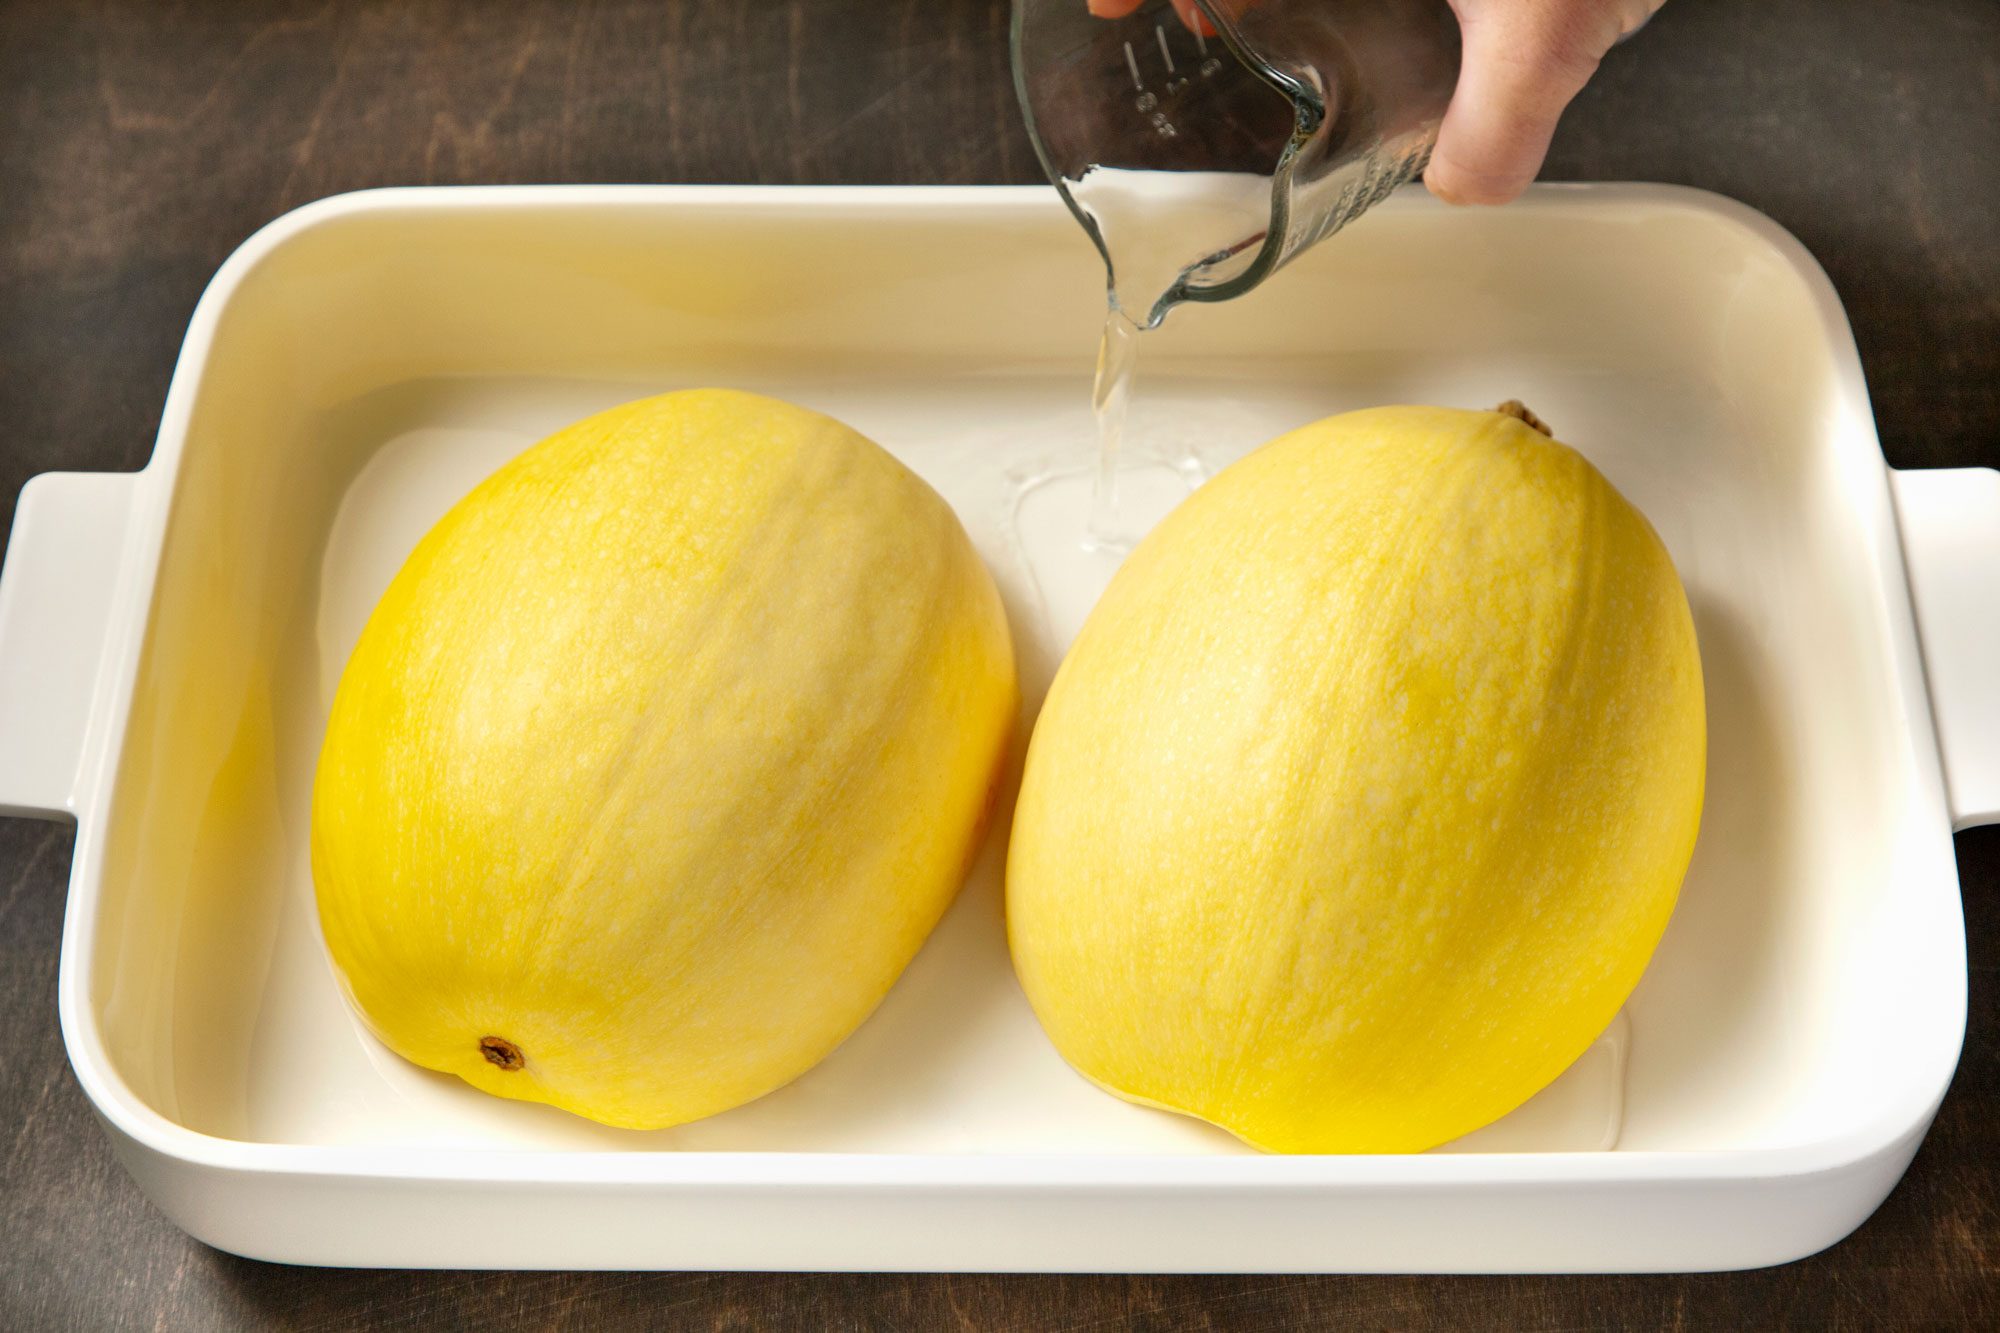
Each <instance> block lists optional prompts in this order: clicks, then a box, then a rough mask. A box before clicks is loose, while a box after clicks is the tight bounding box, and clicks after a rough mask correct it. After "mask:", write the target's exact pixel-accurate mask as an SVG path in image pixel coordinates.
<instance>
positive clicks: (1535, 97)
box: [1424, 0, 1624, 204]
mask: <svg viewBox="0 0 2000 1333" xmlns="http://www.w3.org/2000/svg"><path fill="white" fill-rule="evenodd" d="M1453 8H1455V9H1457V10H1458V13H1459V21H1460V25H1461V27H1462V28H1463V31H1464V35H1465V43H1464V51H1465V53H1464V56H1463V59H1462V63H1461V64H1460V67H1459V73H1458V87H1457V89H1456V90H1455V91H1454V92H1453V93H1452V98H1451V105H1450V107H1449V109H1447V110H1446V112H1445V117H1444V123H1443V125H1442V126H1441V127H1440V128H1439V130H1438V141H1437V147H1436V149H1435V150H1434V151H1433V152H1432V154H1431V164H1430V167H1429V169H1428V170H1426V171H1425V172H1424V183H1425V184H1426V185H1428V186H1429V187H1430V189H1431V192H1432V193H1433V194H1435V195H1437V196H1438V197H1439V198H1441V199H1444V200H1445V201H1447V202H1448V203H1455V204H1504V203H1506V202H1507V201H1508V200H1510V199H1512V198H1514V197H1515V196H1516V195H1518V194H1520V193H1521V191H1522V190H1524V189H1526V188H1527V187H1528V183H1529V182H1530V181H1532V180H1534V178H1535V173H1536V172H1538V171H1540V170H1541V168H1542V159H1543V157H1545V156H1546V155H1547V153H1548V150H1549V139H1550V137H1551V136H1552V135H1554V133H1555V129H1556V121H1557V119H1558V118H1559V117H1560V116H1561V115H1562V113H1563V108H1564V107H1567V106H1568V105H1569V103H1570V99H1571V98H1573V97H1575V96H1576V95H1577V93H1578V92H1579V91H1581V90H1582V88H1583V85H1584V84H1585V83H1587V82H1588V81H1589V79H1590V76H1591V75H1592V74H1594V73H1596V71H1597V63H1598V61H1599V60H1601V59H1602V58H1603V56H1604V53H1605V52H1606V51H1608V50H1610V49H1611V44H1612V43H1613V42H1614V41H1616V40H1617V39H1618V36H1619V34H1620V32H1621V31H1622V30H1623V28H1624V21H1623V18H1622V17H1621V14H1620V10H1621V8H1622V7H1621V6H1619V5H1606V4H1602V3H1594V2H1593V0H1509V2H1507V3H1499V4H1493V3H1484V4H1481V3H1476V2H1475V0H1454V4H1453Z"/></svg>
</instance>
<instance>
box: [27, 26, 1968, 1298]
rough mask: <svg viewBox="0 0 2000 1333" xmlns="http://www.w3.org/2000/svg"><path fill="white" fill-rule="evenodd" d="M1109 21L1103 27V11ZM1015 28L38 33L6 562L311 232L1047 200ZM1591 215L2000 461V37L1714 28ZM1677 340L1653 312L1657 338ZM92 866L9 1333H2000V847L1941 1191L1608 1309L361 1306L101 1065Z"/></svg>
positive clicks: (568, 1280) (1171, 1288) (520, 1287)
mask: <svg viewBox="0 0 2000 1333" xmlns="http://www.w3.org/2000/svg"><path fill="white" fill-rule="evenodd" d="M1078 3H1082V0H1078ZM1006 21H1007V15H1006V5H1005V0H705V2H704V0H316V2H310V3H309V2H308V0H0V530H4V528H5V527H6V525H7V524H8V523H9V522H10V521H11V518H12V514H13V506H14V495H15V493H16V492H17V491H18V490H19V488H20V486H21V483H22V482H24V481H25V480H26V479H27V478H28V477H29V476H30V475H32V474H33V473H36V472H40V471H43V470H46V469H50V468H85V469H121V468H122V469H130V468H135V467H137V466H139V465H140V464H141V463H142V462H143V461H144V460H145V458H146V456H147V454H148V453H149V452H150V451H151V449H152V441H153V434H154V430H155V427H156V424H157V418H158V412H159V408H160V404H161V401H162V399H163V397H164V395H165V393H166V385H167V376H168V372H169V370H170V369H171V367H172V365H173V360H174V355H175V352H176V350H177V348H178V347H179V344H180V340H181V334H182V330H183V328H184V327H185V325H186V323H187V319H188V316H189V313H190V311H191V310H192V308H193V306H194V302H195V298H196V297H197V296H198V295H199V294H200V291H201V288H202V285H203V283H205V282H206V281H207V280H208V277H209V275H210V274H211V273H212V272H213V271H214V270H215V268H216V266H217V265H218V264H219V263H220V262H221V261H222V259H223V258H224V257H225V256H226V255H227V254H228V253H229V252H230V250H231V249H232V248H233V247H234V246H235V245H236V244H237V243H238V242H239V241H241V240H242V239H243V238H244V237H245V236H246V235H248V234H249V233H250V232H251V231H252V230H254V229H255V228H256V227H257V226H258V225H259V224H260V223H262V222H264V221H266V220H268V219H269V218H271V217H273V216H275V215H277V214H279V213H282V212H284V211H285V210H286V209H289V208H292V207H294V206H295V205H298V204H301V203H304V202H306V201H307V200H310V199H314V198H317V197H319V196H321V195H327V194H332V193H335V192H337V191H341V190H351V189H355V188H357V187H361V186H370V185H384V184H406V183H417V182H428V183H461V182H491V181H787V182H790V181H797V182H892V181H900V182H936V183H946V182H953V183H957V182H1004V181H1031V180H1034V179H1036V170H1035V163H1034V159H1033V156H1032V155H1031V153H1030V151H1029V148H1028V144H1027V141H1026V139H1025V138H1024V137H1023V135H1022V131H1021V128H1020V125H1019V120H1018V117H1017V115H1016V112H1015V110H1014V103H1013V94H1012V91H1011V87H1010V84H1009V82H1008V75H1007V63H1006V61H1007V54H1006ZM1547 174H1548V175H1550V176H1553V177H1557V178H1569V179H1607V178H1616V179H1644V180H1659V181H1678V182H1685V183H1687V184H1691V185H1699V186H1704V187H1706V188H1708V189H1712V190H1718V191H1721V192H1722V193H1725V194H1729V195H1734V196H1736V197H1737V198H1739V199H1743V200H1746V201H1748V202H1749V203H1751V204H1753V205H1755V206H1756V207H1758V208H1760V209H1763V210H1764V211H1766V212H1768V213H1770V214H1771V215H1772V216H1773V217H1775V218H1776V219H1777V220H1778V221H1779V222H1780V223H1782V224H1784V225H1785V226H1787V227H1789V228H1790V229H1791V230H1792V231H1794V232H1796V233H1797V234H1798V235H1799V236H1800V237H1801V238H1803V239H1804V241H1805V243H1806V244H1807V245H1808V246H1809V247H1810V248H1811V249H1812V251H1813V252H1814V253H1815V254H1816V255H1818V256H1819V258H1820V259H1821V261H1822V262H1823V263H1824V264H1825V265H1826V267H1827V269H1828V271H1829V272H1830V273H1831V274H1832V276H1833V281H1834V283H1835V285H1836V286H1837V287H1838V288H1839V290H1840V293H1841V296H1842V297H1843V298H1844V299H1845V301H1846V302H1847V307H1848V311H1849V313H1850V315H1851V316H1852V319H1853V322H1854V329H1855V333H1856V336H1857V337H1858V338H1859V340H1860V344H1861V354H1862V358H1863V360H1864V361H1865V363H1866V365H1867V370H1868V378H1869V384H1870V388H1871V390H1872V391H1873V394H1874V398H1875V405H1876V411H1877V417H1878V420H1879V422H1880V426H1881V433H1882V441H1883V445H1884V448H1885V449H1886V451H1887V453H1888V456H1889V460H1890V461H1891V462H1892V463H1895V464H1897V465H1899V466H1953V465H1956V466H1964V465H1968V464H1987V465H1993V464H2000V224H1996V222H1995V219H1994V211H1995V210H1996V209H2000V4H1996V3H1995V0H1900V2H1893V3H1892V2H1888V0H1734V2H1733V3H1732V2H1731V0H1675V3H1673V4H1670V5H1668V7H1667V8H1666V10H1665V11H1664V12H1663V13H1662V15H1661V16H1660V18H1659V19H1658V20H1657V21H1656V22H1655V24H1654V25H1653V27H1652V28H1651V29H1649V30H1648V31H1647V32H1646V33H1645V34H1644V35H1643V36H1642V37H1641V38H1640V39H1639V40H1637V41H1635V42H1633V43H1631V44H1630V45H1628V46H1626V47H1624V48H1622V49H1620V50H1619V51H1617V52H1615V53H1614V54H1613V56H1612V58H1611V59H1610V60H1609V61H1608V62H1607V63H1606V66H1605V68H1604V70H1603V72H1602V74H1601V75H1600V76H1599V78H1598V80H1597V82H1596V83H1595V84H1594V85H1593V86H1592V87H1591V88H1590V90H1589V91H1587V92H1586V93H1585V94H1584V96H1583V98H1582V99H1581V100H1580V102H1579V103H1578V105H1577V106H1576V107H1575V108H1574V110H1573V111H1572V112H1571V114H1570V117H1569V119H1568V120H1567V121H1566V122H1565V124H1564V127H1563V130H1562V132H1561V134H1560V135H1559V136H1558V138H1557V141H1556V145H1555V150H1554V153H1553V156H1552V158H1551V161H1550V166H1549V171H1548V173H1547ZM1639 313H1641V314H1643V312H1639ZM70 843H71V837H70V833H69V831H68V830H67V829H66V828H62V827H58V826H55V825H48V824H35V823H27V822H21V821H0V1132H4V1134H5V1136H6V1144H5V1148H4V1152H5V1176H4V1187H3V1188H4V1196H3V1197H0V1327H3V1328H9V1329H31V1330H39V1329H69V1328H78V1329H84V1328H112V1327H117V1328H124V1327H147V1328H160V1329H196V1328H213V1327H233V1326H238V1325H265V1324H269V1325H277V1326H285V1327H300V1328H313V1329H328V1328H346V1327H379V1326H394V1327H401V1326H405V1325H428V1324H451V1325H478V1326H487V1325H501V1326H509V1325H514V1324H523V1325H530V1326H564V1327H578V1328H593V1329H594V1328H604V1327H626V1326H631V1327H640V1326H644V1327H654V1326H663V1325H672V1326H680V1325H686V1326H691V1327H707V1326H731V1327H750V1328H821V1327H829V1326H832V1327H856V1328H880V1327H898V1328H902V1327H909V1328H931V1327H944V1326H960V1325H968V1326H973V1327H1020V1328H1051V1329H1054V1328H1061V1329H1080V1328H1097V1327H1107V1326H1115V1325H1122V1324H1127V1323H1130V1324H1137V1325H1140V1326H1144V1327H1149V1328H1205V1327H1210V1326H1216V1325H1220V1326H1232V1327H1288V1328H1289V1327H1299V1326H1307V1325H1317V1324H1326V1325H1334V1326H1349V1325H1359V1326H1367V1327H1376V1326H1381V1327H1433V1326H1458V1325H1490V1326H1499V1327H1510V1328H1518V1327H1581V1326H1600V1325H1614V1326H1626V1325H1660V1324H1673V1325H1676V1326H1679V1325H1681V1324H1683V1323H1692V1324H1701V1325H1710V1326H1720V1327H1753V1326H1766V1325H1773V1324H1781V1323H1782V1324H1799V1325H1822V1324H1835V1325H1853V1326H1862V1327H1873V1326H1880V1325H1884V1324H1896V1325H1903V1324H1925V1325H1932V1326H1946V1325H1984V1326H1989V1327H1990V1326H2000V1280H1996V1279H1997V1278H2000V1273H1996V1265H2000V1170H1996V1161H2000V1154H1996V1152H1995V1146H1996V1141H2000V1134H1996V1130H1995V1128H1994V1126H1995V1122H1996V1119H2000V994H1997V993H1996V978H1995V976H1994V971H1995V966H1996V963H2000V902H1996V901H1995V900H1996V898H1997V897H2000V829H1985V830H1979V831H1975V832H1972V833H1968V834H1964V835H1961V836H1960V837H1959V839H1958V841H1957V848H1958V859H1959V869H1960V873H1961V876H1962V878H1963V882H1964V888H1965V899H1966V909H1967V910H1966V916H1967V928H1968V934H1969V946H1970V955H1971V969H1972V977H1971V1020H1970V1025H1969V1030H1968V1032H1967V1034H1966V1047H1965V1056H1964V1060H1963V1063H1962V1064H1961V1065H1960V1067H1959V1071H1958V1077H1957V1081H1956V1083H1955V1084H1954V1085H1953V1087H1952V1090H1951V1092H1950V1095H1949V1096H1948V1097H1947V1098H1946V1100H1945V1103H1944V1108H1943V1110H1942V1112H1941V1113H1940V1115H1939V1117H1938V1121H1937V1125H1936V1128H1935V1129H1933V1130H1932V1132H1931V1135H1930V1138H1929V1141H1928V1142H1927V1143H1926V1144H1925V1146H1924V1148H1923V1150H1922V1152H1921V1153H1920V1154H1919V1155H1918V1157H1917V1160H1916V1164H1915V1166H1914V1167H1913V1168H1912V1169H1911V1171H1910V1174H1909V1176H1908V1178H1907V1179H1906V1180H1905V1181H1904V1182H1903V1184H1902V1186H1901V1187H1900V1188H1899V1189H1898V1190H1897V1191H1896V1193H1895V1194H1894V1196H1893V1197H1891V1198H1890V1200H1889V1201H1888V1203H1887V1204H1886V1205H1884V1206H1883V1208H1882V1210H1881V1211H1880V1212H1879V1213H1878V1214H1877V1215H1876V1217H1875V1218H1874V1219H1873V1220H1872V1221H1870V1222H1869V1223H1868V1224H1867V1225H1865V1226H1864V1227H1862V1229H1861V1230H1860V1232H1859V1233H1857V1234H1856V1235H1855V1236H1854V1237H1853V1238H1851V1239H1849V1240H1847V1241H1845V1242H1844V1243H1842V1244H1841V1245H1839V1246H1837V1247H1835V1248H1834V1249H1833V1250H1832V1251H1830V1252H1828V1253H1826V1254H1823V1255H1820V1256H1818V1257H1816V1258H1813V1259H1809V1260H1806V1261H1804V1262H1802V1263H1797V1264H1793V1265H1789V1266H1787V1267H1784V1268H1780V1269H1775V1270H1770V1271H1765V1272H1757V1273H1746V1274H1734V1275H1702V1276H1691V1277H1632V1278H1620V1277H1601V1278H1463V1279H1430V1278H1425V1279H1416V1278H1409V1279H1404V1278H1275V1277H1212V1278H1211V1277H1186V1278H1182V1277H1174V1278H1160V1277H1137V1278H1134V1277H1067V1278H1056V1277H945V1276H923V1277H901V1276H884V1277H876V1276H834V1277H807V1276H760V1275H733V1274H722V1275H702V1274H693V1275H690V1274H669V1273H662V1274H648V1275H638V1274H632V1275H621V1274H606V1275H579V1274H475V1273H441V1274H410V1273H364V1272H321V1271H313V1270H306V1269H290V1268H280V1267H275V1266H270V1265H264V1264H258V1263H252V1262H249V1261H245V1260H241V1259H236V1258H232V1257H230V1256H228V1255H223V1254H218V1253H216V1252H214V1251H211V1250H208V1249H206V1248H204V1247H202V1246H201V1245H199V1244H197V1243H195V1242H193V1241H191V1240H189V1239H187V1238H186V1237H185V1236H183V1235H181V1234H180V1233H179V1232H178V1231H176V1230H175V1229H174V1228H173V1227H172V1226H171V1225H170V1224H169V1223H168V1222H167V1221H166V1220H165V1219H164V1218H162V1217H161V1216H160V1215H159V1214H157V1213H155V1212H154V1211H153V1210H152V1209H151V1207H150V1206H149V1205H147V1204H146V1202H145V1201H144V1200H143V1199H142V1198H141V1197H140V1196H139V1193H138V1191H137V1190H136V1189H135V1188H134V1187H133V1186H132V1185H131V1184H130V1183H129V1182H128V1181H127V1180H126V1179H125V1177H124V1175H123V1174H122V1173H121V1172H120V1170H119V1168H118V1167H117V1165H116V1164H115V1163H114V1162H113V1161H112V1159H111V1155H110V1152H109V1151H108V1149H107V1147H106V1145H105V1143H104V1141H103V1138H102V1136H101V1135H100V1134H99V1132H98V1129H97V1126H96V1125H95V1124H94V1123H93V1121H92V1118H91V1115H90V1112H89V1109H88V1107H87V1106H86V1105H85V1102H84V1100H83V1097H82V1095H81V1094H80V1093H79V1091H78V1090H77V1087H76V1084H75V1082H74V1080H73V1078H72V1077H71V1075H70V1072H69V1069H68V1066H67V1064H66V1063H65V1060H64V1056H63V1051H62V1044H61V1038H60V1036H59V1034H58V1032H57V1027H56V1012H55V979H56V945H57V937H58V933H59V928H60V920H61V914H62V906H63V890H64V885H65V883H66V882H67V877H68V872H69V856H70Z"/></svg>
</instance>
